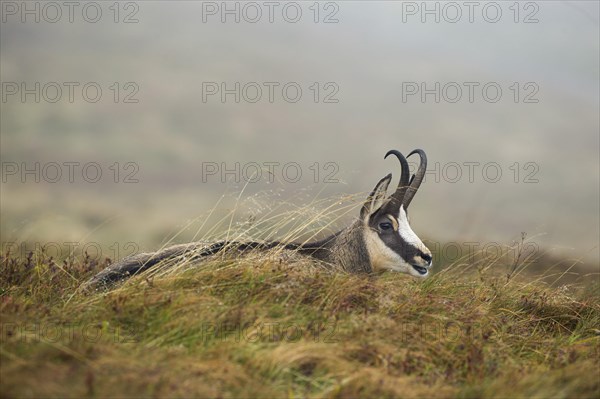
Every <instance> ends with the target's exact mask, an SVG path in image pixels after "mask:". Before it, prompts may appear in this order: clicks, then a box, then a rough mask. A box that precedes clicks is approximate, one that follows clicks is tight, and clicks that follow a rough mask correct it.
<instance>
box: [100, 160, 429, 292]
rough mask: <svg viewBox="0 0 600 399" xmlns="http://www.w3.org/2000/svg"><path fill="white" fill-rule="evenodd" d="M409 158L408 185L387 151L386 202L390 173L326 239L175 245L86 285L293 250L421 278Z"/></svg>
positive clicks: (425, 263) (422, 259)
mask: <svg viewBox="0 0 600 399" xmlns="http://www.w3.org/2000/svg"><path fill="white" fill-rule="evenodd" d="M413 154H418V155H419V157H420V159H421V160H420V164H419V168H418V169H417V172H416V173H415V174H414V175H413V176H412V178H410V181H409V169H408V161H407V160H406V158H405V157H404V156H403V155H402V154H401V153H400V152H399V151H396V150H390V151H388V152H387V154H386V155H385V157H384V158H387V157H388V156H389V155H395V156H396V157H397V158H398V160H399V161H400V166H401V175H400V182H399V184H398V187H397V188H396V191H395V192H394V193H393V194H392V195H391V196H390V197H388V198H386V192H387V188H388V185H389V184H390V181H391V179H392V174H391V173H390V174H388V175H387V176H385V177H384V178H382V179H381V180H380V181H379V182H378V183H377V185H376V186H375V188H374V189H373V191H372V192H371V193H370V194H369V196H368V197H367V199H366V201H365V202H364V204H363V205H362V207H361V210H360V216H359V218H358V219H357V220H355V221H354V222H353V223H352V224H351V225H350V226H348V227H346V228H345V229H342V230H340V231H339V232H337V233H335V234H333V235H331V236H329V237H327V238H325V239H322V240H319V241H314V242H309V243H283V242H279V241H267V242H254V241H250V242H236V241H220V242H217V243H214V244H212V245H207V244H206V243H202V242H195V243H189V244H180V245H175V246H171V247H168V248H165V249H162V250H160V251H157V252H151V253H141V254H137V255H133V256H129V257H126V258H124V259H122V260H120V261H118V262H116V263H114V264H112V265H110V266H109V267H107V268H106V269H104V270H102V271H101V272H100V273H98V274H97V275H96V276H94V277H93V278H92V279H91V280H90V282H89V283H90V284H91V285H95V286H97V285H106V284H109V283H112V282H116V281H119V280H122V279H125V278H127V277H129V276H132V275H134V274H137V273H140V272H142V271H145V270H148V269H150V268H152V267H154V266H156V265H157V264H159V263H165V262H167V261H170V262H172V263H176V262H177V260H178V259H186V260H188V261H197V260H200V259H202V258H205V257H207V256H210V255H214V254H217V253H219V252H221V251H228V250H233V251H237V252H238V253H245V252H247V251H250V250H263V251H264V250H270V249H276V248H279V249H284V250H291V251H297V252H298V253H299V254H301V255H306V256H309V257H312V258H314V259H317V260H319V261H322V262H325V263H327V264H332V265H335V266H338V267H340V268H342V269H343V270H345V271H347V272H350V273H371V272H373V271H383V270H393V271H397V272H402V273H407V274H410V275H412V276H416V277H421V278H425V277H427V276H428V275H429V271H430V269H431V267H432V256H431V252H430V251H429V249H428V248H427V247H426V246H425V245H424V244H423V242H422V241H421V240H420V239H419V237H417V235H416V234H415V233H414V232H413V230H412V229H411V227H410V224H409V221H408V216H407V213H406V212H407V209H408V206H409V205H410V202H411V201H412V199H413V197H414V196H415V194H416V193H417V190H418V189H419V186H420V185H421V182H422V181H423V178H424V176H425V171H426V169H427V156H426V155H425V152H424V151H423V150H420V149H417V150H414V151H412V152H411V153H410V154H409V155H408V157H410V156H411V155H413Z"/></svg>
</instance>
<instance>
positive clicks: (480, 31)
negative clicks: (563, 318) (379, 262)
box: [0, 1, 600, 269]
mask: <svg viewBox="0 0 600 399" xmlns="http://www.w3.org/2000/svg"><path fill="white" fill-rule="evenodd" d="M50 3H52V2H50ZM50 3H47V2H6V1H3V2H2V23H1V25H0V33H1V35H0V51H1V59H0V67H1V70H0V77H1V81H2V103H1V104H0V107H1V118H0V119H1V122H0V132H1V150H0V155H1V158H2V185H1V188H2V189H1V193H0V199H1V220H2V223H1V230H0V234H1V235H2V238H1V241H2V243H3V250H6V248H7V245H12V244H11V243H14V242H27V243H36V242H38V243H44V242H55V243H60V244H61V245H62V244H64V243H69V242H76V243H79V244H82V243H86V242H95V243H98V245H99V246H101V247H102V248H109V247H111V246H114V245H115V244H116V245H117V247H118V248H120V249H121V250H122V252H120V253H116V254H115V253H114V252H113V251H111V252H110V254H107V256H109V255H110V256H111V257H120V256H123V255H125V254H126V253H125V251H126V250H127V249H126V248H125V247H126V246H127V243H129V242H134V243H136V245H138V246H139V250H152V249H156V246H158V245H161V244H164V242H165V241H169V240H172V241H174V242H185V241H186V240H188V239H192V238H194V236H197V233H199V232H200V236H202V234H203V233H202V232H203V231H204V230H206V231H208V228H209V227H210V223H208V224H204V225H203V223H202V222H203V221H205V217H207V216H206V215H207V212H209V211H210V210H211V209H214V212H213V216H215V215H216V219H215V220H218V219H219V217H218V216H219V215H227V214H228V212H229V211H230V210H231V209H232V208H233V207H235V206H236V201H237V199H238V197H239V198H240V202H238V207H239V210H240V213H239V214H238V215H237V216H235V217H234V220H235V221H237V220H238V219H239V218H241V219H244V218H246V217H247V216H248V214H252V215H254V214H255V213H256V214H257V215H258V217H260V212H262V207H263V206H264V207H268V206H269V205H266V204H271V203H272V202H273V201H285V203H286V204H289V206H302V205H307V204H310V203H312V202H314V201H315V199H320V198H328V197H331V196H343V195H347V194H357V193H362V194H364V195H366V194H367V192H368V191H370V190H371V189H372V188H373V186H374V185H375V183H376V182H377V181H378V180H379V179H380V178H381V177H383V176H384V175H385V174H387V173H389V172H393V173H394V177H395V178H396V179H397V178H398V176H399V168H398V164H397V161H396V160H390V159H387V160H385V161H384V159H383V155H384V154H385V153H386V151H387V150H389V149H392V148H394V149H398V150H400V151H402V152H403V153H405V154H407V153H408V152H410V151H411V150H413V149H414V148H422V149H424V150H425V151H426V152H427V155H428V158H429V166H428V175H427V179H426V181H425V183H424V184H423V185H422V187H421V189H420V191H419V193H418V194H417V196H416V198H415V201H413V203H412V205H411V209H410V215H411V223H412V226H413V229H414V230H415V231H416V232H417V234H419V235H420V236H421V237H425V238H427V239H428V240H429V242H430V245H431V246H434V244H433V243H441V245H444V243H449V242H457V243H468V242H471V243H473V242H474V243H478V245H479V246H480V247H483V246H485V245H487V244H489V243H498V244H501V245H503V244H510V243H511V242H512V241H513V240H516V239H519V238H520V236H521V232H526V233H527V234H528V237H529V240H531V241H533V242H535V244H536V245H537V246H539V248H540V251H542V250H543V251H545V252H548V253H551V254H554V255H557V256H561V257H566V258H569V259H573V260H581V261H583V262H584V263H585V265H587V267H589V268H591V269H597V268H598V259H599V248H598V242H599V241H600V233H599V229H600V221H599V180H600V176H599V173H600V172H599V169H600V167H599V165H600V161H599V151H600V150H599V146H600V144H599V136H600V133H599V132H600V126H599V25H598V15H599V10H598V2H562V1H536V2H519V3H516V2H474V3H475V6H473V7H474V8H472V9H471V8H469V7H468V6H466V5H464V3H463V2H457V3H452V4H451V5H450V6H449V5H448V4H449V3H442V2H427V3H423V2H388V1H385V2H384V1H382V2H378V1H369V2H366V1H352V2H312V1H311V2H291V3H290V2H274V3H272V4H274V5H271V6H269V5H265V3H263V2H257V3H243V2H226V3H223V2H193V1H168V2H167V1H138V2H120V3H114V2H96V3H88V2H77V5H76V6H74V8H73V9H72V10H69V8H68V7H67V6H64V5H62V3H61V2H57V3H53V4H51V5H48V4H50ZM55 4H58V7H57V6H55ZM271 7H272V8H271ZM236 19H237V20H238V21H236ZM236 84H237V85H238V86H236ZM57 87H58V88H59V89H60V90H59V89H57ZM257 87H258V88H260V90H261V92H259V91H258V89H257ZM98 89H99V90H100V91H99V90H98ZM471 89H472V91H471ZM270 90H272V91H270ZM459 90H460V91H459ZM270 95H271V96H270ZM269 97H271V98H269ZM236 100H237V101H236ZM410 160H411V163H413V164H414V163H416V162H417V159H416V157H414V159H413V157H411V158H410ZM57 165H58V166H57ZM257 165H258V167H257ZM236 168H237V169H236ZM269 170H270V171H271V172H272V173H269ZM224 171H225V172H226V173H223V172H224ZM298 172H300V173H301V176H300V175H299V174H298ZM98 173H100V174H98ZM249 180H250V181H249ZM223 197H224V198H225V199H222V198H223ZM362 197H363V196H362V195H361V196H360V197H355V202H356V208H355V211H352V212H350V213H348V214H347V215H346V216H344V217H343V218H342V219H341V220H339V221H338V226H340V227H341V226H344V225H346V224H347V223H348V222H349V221H350V220H351V219H352V218H353V217H355V216H357V215H358V205H359V202H360V200H361V199H362ZM240 204H241V205H240ZM194 220H195V221H196V222H193V221H194ZM191 222H193V223H194V224H191V225H190V223H191ZM178 232H180V234H179V235H177V236H176V237H174V236H175V235H176V234H177V233H178Z"/></svg>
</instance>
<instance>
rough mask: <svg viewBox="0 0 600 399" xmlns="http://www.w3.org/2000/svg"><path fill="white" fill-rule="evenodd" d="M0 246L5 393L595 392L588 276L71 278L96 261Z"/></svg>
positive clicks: (239, 266)
mask: <svg viewBox="0 0 600 399" xmlns="http://www.w3.org/2000/svg"><path fill="white" fill-rule="evenodd" d="M0 261H1V267H0V309H1V324H2V340H1V346H0V360H1V367H0V377H1V381H2V384H1V392H2V395H1V396H3V397H7V398H13V397H31V398H34V397H35V398H40V397H78V398H79V397H110V396H120V397H170V398H171V397H225V398H227V397H359V396H360V397H403V398H410V397H477V398H479V397H511V398H515V397H527V398H529V397H544V398H545V397H555V398H567V397H568V398H573V397H580V398H587V397H590V398H591V397H599V395H600V382H599V375H600V298H599V296H600V290H599V285H598V284H597V281H596V282H592V283H590V284H586V285H585V286H584V285H581V286H575V285H570V286H558V287H551V286H549V285H547V284H546V283H544V282H543V281H542V280H540V279H538V278H535V277H534V276H531V275H526V273H520V274H519V273H515V274H514V275H513V276H511V277H510V278H509V277H507V274H506V273H505V272H506V268H505V266H503V265H500V264H494V265H493V264H492V263H490V264H488V265H487V266H490V267H484V266H486V265H485V264H483V266H481V265H480V267H468V266H469V265H465V264H454V265H451V266H449V267H446V268H444V269H443V270H442V271H440V272H438V273H437V274H434V275H433V276H432V277H431V278H429V279H428V280H425V281H417V280H415V279H413V278H410V277H408V276H405V275H401V274H396V273H384V274H381V275H375V276H370V277H366V276H356V275H348V274H343V273H332V272H329V271H327V270H325V269H323V268H322V267H320V266H319V265H316V264H313V263H311V262H309V261H307V260H298V259H284V258H281V257H278V256H268V257H265V256H262V257H259V256H255V257H250V258H245V259H238V260H227V259H214V260H211V261H208V262H206V263H205V264H203V266H202V267H195V268H184V267H181V268H178V269H177V270H175V271H173V272H164V273H158V274H154V275H146V276H144V275H142V276H137V277H135V278H133V279H131V280H130V281H128V282H127V283H126V284H124V285H121V286H120V287H117V288H115V289H113V290H111V291H105V292H86V291H85V290H83V289H81V283H82V282H84V281H85V280H86V279H87V278H89V277H90V276H91V275H92V274H93V273H95V272H96V271H98V270H99V269H101V268H102V267H104V266H105V265H99V264H96V263H94V262H91V261H89V259H88V260H86V259H80V260H77V261H72V262H64V263H62V264H57V263H55V262H54V261H53V260H51V259H45V258H44V256H43V254H37V256H32V257H30V258H25V259H17V258H11V257H10V256H6V255H3V256H2V258H1V259H0ZM475 266H477V265H475ZM506 267H508V268H510V265H508V266H506ZM469 270H473V271H469ZM590 279H596V280H597V275H596V276H595V277H590Z"/></svg>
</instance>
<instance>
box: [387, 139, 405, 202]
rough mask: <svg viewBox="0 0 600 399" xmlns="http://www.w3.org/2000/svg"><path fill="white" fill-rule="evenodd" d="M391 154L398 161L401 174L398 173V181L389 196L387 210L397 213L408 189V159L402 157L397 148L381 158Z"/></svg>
mask: <svg viewBox="0 0 600 399" xmlns="http://www.w3.org/2000/svg"><path fill="white" fill-rule="evenodd" d="M390 154H393V155H395V156H396V158H398V160H399V161H400V167H401V174H400V182H399V183H398V188H396V191H395V192H394V194H392V195H391V196H390V201H389V202H388V206H389V208H388V212H390V213H393V214H397V213H398V212H400V205H402V203H403V200H404V196H405V195H406V190H407V189H408V177H409V170H408V161H407V160H406V158H404V155H402V153H400V151H397V150H389V151H388V152H387V154H385V157H383V159H386V158H387V157H388V155H390Z"/></svg>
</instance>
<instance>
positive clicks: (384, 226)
mask: <svg viewBox="0 0 600 399" xmlns="http://www.w3.org/2000/svg"><path fill="white" fill-rule="evenodd" d="M379 228H380V229H381V230H389V229H391V228H392V224H391V223H387V222H384V223H379Z"/></svg>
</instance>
